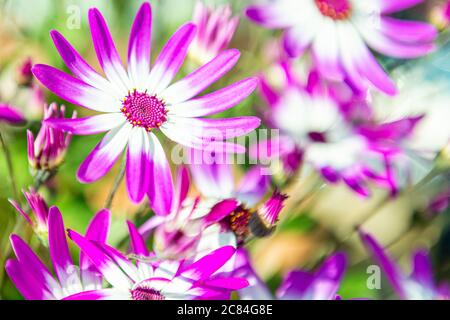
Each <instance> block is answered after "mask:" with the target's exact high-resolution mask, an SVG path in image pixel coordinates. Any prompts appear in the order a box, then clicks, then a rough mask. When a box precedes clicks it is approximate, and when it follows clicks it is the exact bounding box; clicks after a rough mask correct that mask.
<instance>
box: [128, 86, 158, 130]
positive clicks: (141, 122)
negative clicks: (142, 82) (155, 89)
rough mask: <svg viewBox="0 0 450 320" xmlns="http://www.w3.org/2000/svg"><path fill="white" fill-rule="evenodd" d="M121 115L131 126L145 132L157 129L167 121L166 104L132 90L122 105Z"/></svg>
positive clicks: (145, 93) (155, 97) (144, 93)
mask: <svg viewBox="0 0 450 320" xmlns="http://www.w3.org/2000/svg"><path fill="white" fill-rule="evenodd" d="M121 111H122V113H123V114H124V115H125V117H127V120H128V121H129V122H130V123H131V124H132V125H133V126H139V127H143V128H145V129H146V130H147V131H151V130H152V129H155V128H159V127H160V126H161V125H162V124H163V123H164V122H165V121H166V120H167V109H166V104H165V102H164V101H163V100H161V99H159V98H158V97H157V96H155V95H153V96H151V95H149V94H147V92H138V91H136V90H134V91H133V92H129V93H128V95H127V96H126V97H125V99H124V100H123V103H122V109H121Z"/></svg>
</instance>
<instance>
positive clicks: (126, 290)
mask: <svg viewBox="0 0 450 320" xmlns="http://www.w3.org/2000/svg"><path fill="white" fill-rule="evenodd" d="M129 228H130V237H131V243H132V248H133V253H134V254H135V258H136V260H137V261H136V263H133V262H132V261H131V260H130V259H128V258H127V257H125V256H124V255H122V254H121V253H120V252H119V251H117V250H115V249H114V248H112V247H109V246H107V245H106V244H100V243H98V242H94V241H91V240H89V239H87V238H85V237H83V236H81V235H79V234H77V233H76V232H73V231H69V236H70V237H71V239H72V240H73V241H74V242H75V243H76V244H77V245H78V246H79V247H80V249H81V250H82V251H83V252H84V253H85V254H86V255H87V256H89V257H90V259H91V260H92V261H93V263H94V265H95V266H96V267H97V268H98V270H99V271H100V272H101V273H102V275H103V276H104V278H105V280H106V281H107V282H109V283H110V284H111V285H112V287H113V288H112V289H101V290H93V291H89V292H83V293H80V294H78V295H75V296H73V297H71V298H72V299H82V300H85V299H87V300H100V299H116V300H117V299H119V300H180V299H184V300H191V299H196V300H197V299H203V300H205V299H229V297H230V293H231V291H233V290H239V289H242V288H244V287H246V286H247V285H248V283H247V281H246V280H245V279H242V278H233V277H229V276H226V275H223V274H222V275H221V274H220V273H219V272H218V270H219V269H220V268H221V267H222V266H223V265H224V264H225V263H226V262H227V261H228V260H230V259H231V258H232V257H233V255H234V254H235V249H234V248H232V247H222V248H219V249H217V250H215V251H213V252H211V253H210V254H209V255H207V256H204V257H202V258H200V259H198V260H196V261H194V262H191V261H188V260H180V261H165V260H162V261H160V260H157V259H153V256H152V255H151V254H150V252H149V251H148V249H147V248H146V247H145V242H144V239H143V238H142V237H141V236H140V235H139V233H138V231H137V229H136V228H134V226H133V225H132V224H129Z"/></svg>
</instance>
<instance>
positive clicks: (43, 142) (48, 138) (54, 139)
mask: <svg viewBox="0 0 450 320" xmlns="http://www.w3.org/2000/svg"><path fill="white" fill-rule="evenodd" d="M75 118H76V113H75V112H74V113H73V115H72V119H75ZM64 119H66V118H65V107H64V106H61V107H60V108H58V105H57V104H56V103H52V104H51V105H50V106H46V107H44V120H43V121H42V127H41V129H40V131H39V133H38V135H37V136H36V139H35V138H34V136H33V133H32V132H31V131H30V130H28V131H27V139H28V162H29V164H30V166H31V168H32V170H33V171H35V173H39V172H41V173H42V172H47V173H49V176H51V175H52V174H53V172H54V171H55V170H56V169H57V168H58V167H59V166H60V165H61V163H62V162H63V160H64V157H65V155H66V151H67V148H68V147H69V144H70V141H71V138H72V134H70V133H67V134H66V133H64V131H63V130H61V129H59V128H57V127H52V126H50V125H49V124H48V121H51V120H62V121H64ZM47 178H48V177H47ZM44 182H45V181H44Z"/></svg>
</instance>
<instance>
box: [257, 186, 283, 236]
mask: <svg viewBox="0 0 450 320" xmlns="http://www.w3.org/2000/svg"><path fill="white" fill-rule="evenodd" d="M287 198H288V196H287V195H285V194H282V193H280V192H278V191H277V190H275V191H274V193H273V194H272V196H271V197H270V198H269V199H268V200H267V201H266V202H265V203H264V204H263V205H262V206H261V207H260V208H259V209H258V210H257V211H256V212H255V213H254V214H252V215H251V217H250V229H251V231H252V233H253V235H255V236H259V237H266V236H268V235H270V234H271V233H272V232H273V231H274V230H275V226H276V224H277V222H278V216H279V215H280V213H281V210H282V209H283V207H284V202H285V201H286V199H287Z"/></svg>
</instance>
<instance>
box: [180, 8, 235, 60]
mask: <svg viewBox="0 0 450 320" xmlns="http://www.w3.org/2000/svg"><path fill="white" fill-rule="evenodd" d="M192 21H193V22H194V23H195V24H196V25H197V28H198V31H197V34H196V36H195V38H194V41H193V43H192V47H191V49H190V50H189V56H190V57H192V59H194V60H195V61H197V62H200V63H201V64H205V63H207V62H209V61H211V59H213V58H214V57H216V56H217V55H219V54H220V53H221V52H222V51H223V50H225V49H226V48H227V47H228V45H229V44H230V41H231V39H232V38H233V35H234V32H235V31H236V28H237V26H238V24H239V17H237V16H232V12H231V7H230V6H229V5H223V6H220V7H218V8H210V7H207V6H206V5H205V4H204V3H203V2H202V1H201V0H198V1H197V3H196V6H195V9H194V15H193V17H192Z"/></svg>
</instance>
